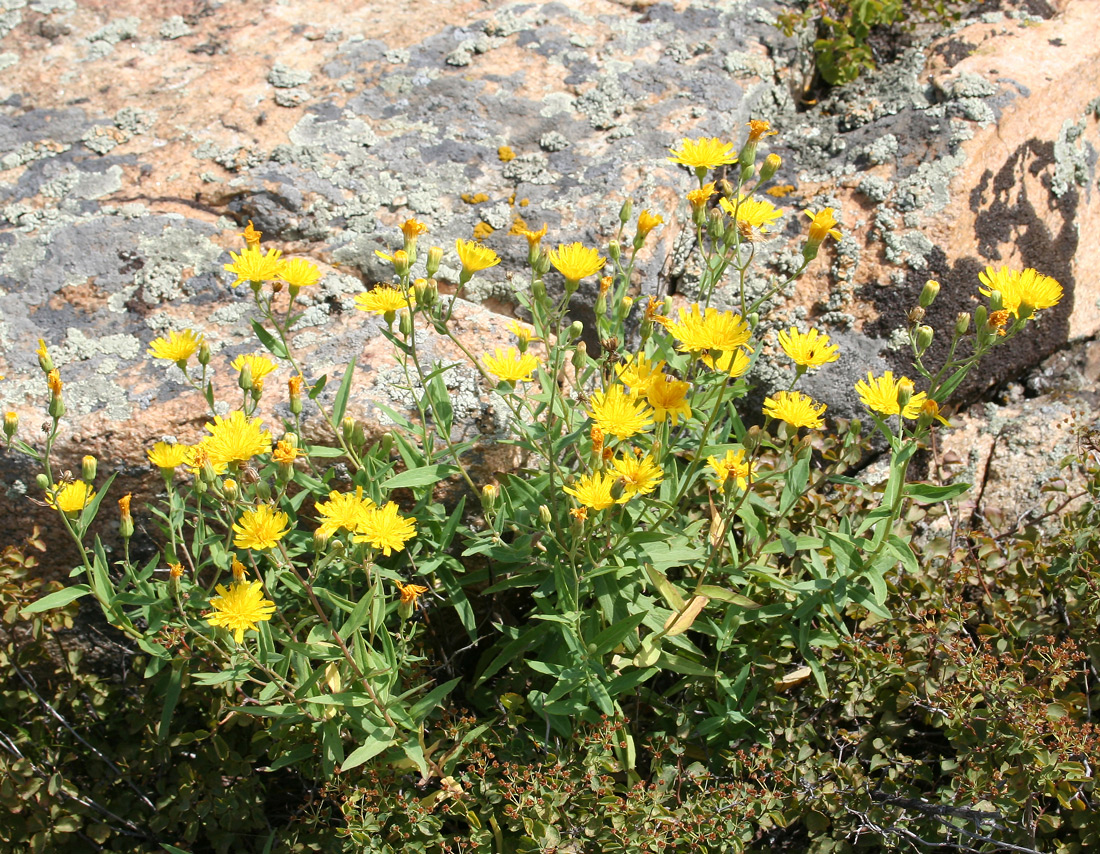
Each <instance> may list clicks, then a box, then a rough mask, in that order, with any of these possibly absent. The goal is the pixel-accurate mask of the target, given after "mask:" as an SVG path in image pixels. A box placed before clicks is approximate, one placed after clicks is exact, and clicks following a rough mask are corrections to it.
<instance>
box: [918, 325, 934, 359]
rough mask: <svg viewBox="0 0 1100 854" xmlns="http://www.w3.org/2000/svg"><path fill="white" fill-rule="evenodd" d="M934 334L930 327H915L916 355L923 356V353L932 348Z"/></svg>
mask: <svg viewBox="0 0 1100 854" xmlns="http://www.w3.org/2000/svg"><path fill="white" fill-rule="evenodd" d="M934 334H935V332H934V331H933V329H932V327H931V326H918V327H917V355H918V356H923V355H924V353H925V351H926V350H927V349H928V348H929V347H931V346H932V337H933V335H934Z"/></svg>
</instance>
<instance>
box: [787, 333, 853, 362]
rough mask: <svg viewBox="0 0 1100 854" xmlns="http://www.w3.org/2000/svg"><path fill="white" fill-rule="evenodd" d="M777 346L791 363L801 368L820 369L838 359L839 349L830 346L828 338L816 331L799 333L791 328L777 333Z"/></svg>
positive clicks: (833, 345) (832, 345)
mask: <svg viewBox="0 0 1100 854" xmlns="http://www.w3.org/2000/svg"><path fill="white" fill-rule="evenodd" d="M779 346H780V347H782V348H783V352H784V353H786V354H787V355H788V356H789V357H790V358H791V361H793V362H794V363H795V364H796V365H799V366H801V367H803V368H820V367H821V366H822V365H824V364H825V363H826V362H835V361H836V360H837V359H839V358H840V348H839V347H837V346H836V345H835V344H830V343H829V336H828V335H825V334H824V333H821V332H818V331H817V330H816V329H810V330H808V331H806V332H800V331H799V330H798V329H797V328H795V327H794V326H792V327H791V328H790V329H789V330H788V331H786V332H780V333H779Z"/></svg>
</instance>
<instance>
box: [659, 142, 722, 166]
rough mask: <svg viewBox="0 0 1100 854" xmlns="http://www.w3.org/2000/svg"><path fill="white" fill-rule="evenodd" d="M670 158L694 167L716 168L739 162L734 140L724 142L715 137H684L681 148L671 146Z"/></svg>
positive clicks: (674, 161)
mask: <svg viewBox="0 0 1100 854" xmlns="http://www.w3.org/2000/svg"><path fill="white" fill-rule="evenodd" d="M668 153H669V154H671V155H672V157H670V158H669V160H670V161H671V162H673V163H680V164H682V165H684V166H688V167H690V168H692V169H714V168H716V167H718V166H724V165H726V164H727V163H736V162H737V152H735V151H734V150H733V143H732V142H722V140H720V139H716V138H714V137H709V138H708V137H703V138H702V139H682V140H680V147H679V149H676V148H670V149H669V150H668Z"/></svg>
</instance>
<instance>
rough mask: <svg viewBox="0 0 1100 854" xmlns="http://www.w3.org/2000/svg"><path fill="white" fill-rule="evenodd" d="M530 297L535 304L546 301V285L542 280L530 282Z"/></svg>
mask: <svg viewBox="0 0 1100 854" xmlns="http://www.w3.org/2000/svg"><path fill="white" fill-rule="evenodd" d="M531 296H532V297H534V298H535V300H536V301H537V302H543V301H545V300H546V285H545V283H543V281H542V279H535V281H533V282H531Z"/></svg>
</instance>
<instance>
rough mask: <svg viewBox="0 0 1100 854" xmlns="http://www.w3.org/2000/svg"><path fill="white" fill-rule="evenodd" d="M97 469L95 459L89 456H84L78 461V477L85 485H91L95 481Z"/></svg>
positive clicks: (97, 465)
mask: <svg viewBox="0 0 1100 854" xmlns="http://www.w3.org/2000/svg"><path fill="white" fill-rule="evenodd" d="M98 467H99V464H98V462H97V461H96V458H95V457H93V456H92V455H91V454H85V456H84V458H83V459H82V460H81V461H80V477H81V479H82V480H83V481H84V482H85V483H91V482H92V481H94V480H95V475H96V469H97V468H98Z"/></svg>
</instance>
